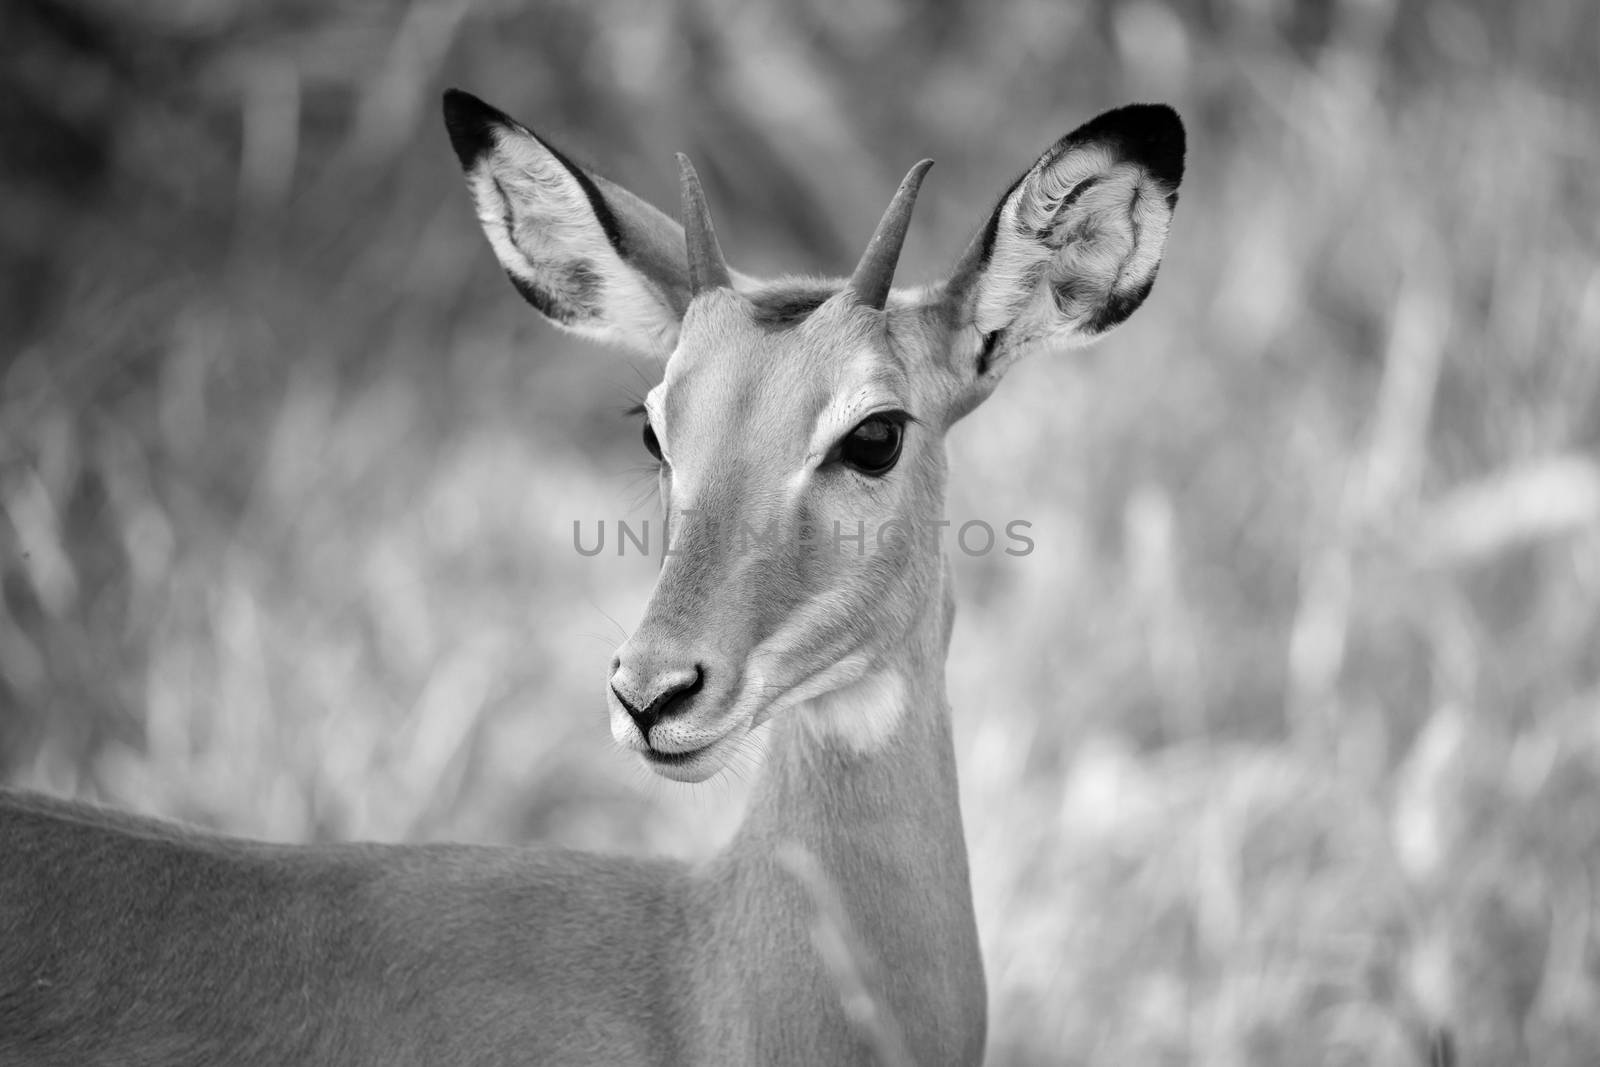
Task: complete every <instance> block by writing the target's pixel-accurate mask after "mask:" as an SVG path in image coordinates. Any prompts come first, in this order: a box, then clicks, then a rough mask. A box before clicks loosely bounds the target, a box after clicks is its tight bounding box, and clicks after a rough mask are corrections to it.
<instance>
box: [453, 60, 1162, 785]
mask: <svg viewBox="0 0 1600 1067" xmlns="http://www.w3.org/2000/svg"><path fill="white" fill-rule="evenodd" d="M445 120H446V124H447V126H448V128H449V132H450V137H451V141H452V144H453V145H454V147H455V151H456V154H457V156H458V157H459V159H460V161H461V165H462V167H463V169H464V170H465V171H466V175H467V183H468V186H469V188H470V190H471V192H472V196H473V199H474V201H475V203H476V205H477V212H478V217H479V219H480V221H481V222H482V223H483V228H484V231H485V233H486V234H487V235H488V238H489V243H490V244H491V245H492V246H493V248H494V251H495V253H496V255H497V256H498V257H499V260H500V264H501V266H502V267H503V268H504V269H505V271H506V273H507V274H508V275H509V276H510V278H511V282H512V284H513V285H514V286H516V288H517V290H518V291H519V292H520V293H521V294H522V295H523V296H524V297H525V298H526V299H527V300H528V302H529V303H531V304H533V306H534V307H535V308H537V309H538V310H539V311H540V312H542V313H543V314H544V315H545V316H546V317H548V318H549V319H550V320H551V321H553V322H554V323H555V324H556V325H558V326H560V327H562V328H564V329H567V330H570V331H573V332H575V333H579V334H583V335H585V336H587V337H590V338H594V339H598V340H602V341H611V342H617V343H621V344H623V345H626V346H629V347H631V348H634V349H637V350H642V351H644V352H648V353H652V354H655V355H656V356H658V357H660V358H661V359H663V360H664V361H665V371H664V375H663V377H662V380H661V383H660V384H659V385H657V386H656V387H655V388H654V389H652V390H651V391H650V393H649V395H648V397H647V398H646V400H645V403H644V412H643V414H644V425H643V428H642V431H641V433H642V437H643V446H644V448H645V449H646V450H648V452H649V454H650V455H651V456H652V457H653V458H654V459H655V461H656V462H657V463H658V464H659V467H660V490H661V501H662V505H663V508H664V510H665V523H666V527H667V530H668V534H669V537H670V542H671V548H670V552H669V553H668V554H667V555H665V557H664V560H663V564H662V567H661V571H660V575H659V577H658V578H657V581H656V586H655V591H654V593H653V595H652V596H651V599H650V602H649V606H648V607H647V609H646V611H645V615H644V618H643V620H642V622H641V623H640V624H639V626H638V628H637V629H636V630H635V631H634V633H633V634H632V636H631V637H630V638H629V639H628V640H627V641H626V642H625V643H624V644H623V645H622V647H621V648H620V649H618V651H617V654H616V656H615V658H614V659H613V660H612V663H611V672H610V677H609V679H608V681H607V687H606V699H607V701H608V705H609V708H610V711H611V729H612V734H613V736H614V738H615V739H616V741H617V742H618V743H619V744H620V745H622V746H623V747H625V748H627V749H630V750H632V751H635V752H637V753H638V754H639V755H640V757H641V758H642V759H643V760H644V761H645V762H646V763H647V764H648V765H649V766H650V767H651V768H653V769H654V770H655V771H657V772H658V773H660V774H662V775H664V776H666V777H669V778H675V779H679V780H684V781H699V780H703V779H705V778H707V777H709V776H710V775H711V774H713V773H715V772H716V771H717V770H718V769H720V768H721V767H722V766H723V765H724V763H725V761H726V759H727V758H728V755H729V753H730V752H731V751H732V749H733V747H734V746H735V745H736V744H737V742H738V741H739V740H740V739H741V738H743V737H744V736H745V735H746V734H747V733H748V732H749V731H750V730H751V729H753V728H754V727H755V726H757V725H759V724H761V723H762V722H764V721H766V720H767V719H769V718H771V717H773V716H778V715H801V716H805V717H807V719H808V721H809V722H810V723H811V725H813V726H815V727H816V728H817V729H818V730H819V731H820V732H822V733H824V734H826V735H828V736H830V737H833V738H834V739H836V740H837V741H838V742H839V743H840V744H843V745H845V746H847V747H849V748H851V749H855V750H857V751H863V750H870V749H873V748H875V747H877V746H880V745H882V744H883V743H884V742H885V741H886V740H887V739H888V738H889V737H890V736H891V735H892V734H893V733H894V731H895V729H896V726H897V723H898V719H899V717H900V716H901V715H902V714H903V711H904V709H905V708H906V707H908V706H915V705H916V704H917V702H918V698H919V697H924V696H925V695H926V693H925V691H924V690H923V689H921V688H920V686H921V684H922V683H921V681H920V680H919V679H918V678H916V677H909V676H908V673H910V672H909V671H908V668H907V666H906V664H907V663H908V662H911V661H913V660H914V661H915V662H919V663H925V662H926V660H927V659H928V657H922V658H920V659H918V658H916V657H910V658H908V656H907V653H906V649H907V646H908V644H911V643H915V642H917V641H919V640H921V638H920V637H919V635H922V634H924V633H925V632H927V631H926V627H925V625H924V624H926V623H927V622H928V620H930V619H932V620H935V623H936V626H935V629H934V631H933V632H934V633H935V634H936V637H935V638H934V643H937V644H939V645H940V647H939V648H938V650H937V656H942V653H943V649H942V641H943V639H944V637H945V636H946V635H947V633H948V620H947V616H946V612H947V604H946V601H945V596H946V593H945V582H944V580H943V570H944V560H943V555H942V550H941V547H940V538H939V537H938V528H937V525H936V523H937V522H938V520H940V519H942V517H943V506H944V483H945V456H944V436H945V433H946V431H947V430H948V429H949V428H950V426H951V425H952V424H953V423H955V422H956V420H958V419H960V418H961V417H962V416H963V415H965V414H966V413H967V412H969V411H971V410H972V409H973V408H974V407H975V406H977V404H978V403H980V402H981V401H982V400H983V399H984V398H986V397H987V396H988V395H989V394H990V392H992V391H993V389H994V387H995V385H996V383H998V382H999V380H1000V378H1001V376H1002V375H1003V374H1004V373H1005V372H1006V370H1007V369H1008V368H1009V367H1010V365H1011V364H1012V362H1013V361H1015V360H1016V359H1017V358H1018V357H1019V356H1021V355H1023V354H1024V353H1026V352H1029V351H1032V350H1034V349H1036V348H1049V347H1059V346H1067V345H1072V344H1082V343H1085V342H1088V341H1090V340H1093V339H1094V338H1097V337H1099V336H1101V335H1103V334H1104V333H1106V332H1107V331H1108V330H1110V329H1112V328H1113V327H1115V326H1117V325H1118V324H1119V323H1121V322H1122V321H1124V320H1125V319H1126V318H1127V317H1128V316H1129V315H1130V314H1132V313H1133V311H1134V310H1135V309H1136V308H1138V306H1139V305H1140V303H1142V302H1143V300H1144V299H1145V297H1146V296H1147V295H1148V294H1149V292H1150V288H1151V285H1152V284H1153V283H1154V281H1155V276H1156V269H1157V267H1158V265H1159V264H1160V261H1161V254H1162V250H1163V248H1164V247H1165V244H1166V237H1167V228H1168V224H1169V223H1170V221H1171V219H1172V213H1173V208H1174V206H1175V205H1176V202H1177V187H1178V183H1179V181H1180V179H1181V177H1182V172H1183V153H1184V133H1183V126H1182V124H1181V123H1180V122H1179V120H1178V117H1177V115H1176V114H1175V113H1174V112H1173V111H1172V110H1171V109H1170V108H1167V107H1165V106H1161V105H1134V106H1130V107H1124V108H1120V109H1118V110H1115V111H1111V112H1107V113H1106V114H1103V115H1101V116H1100V117H1098V118H1096V119H1094V120H1093V121H1091V122H1089V123H1088V124H1087V125H1084V126H1082V127H1080V128H1079V129H1077V130H1075V131H1073V132H1072V133H1069V134H1067V135H1066V136H1065V137H1063V138H1061V139H1060V140H1058V141H1057V142H1056V143H1055V144H1053V145H1051V147H1050V148H1049V149H1048V150H1047V151H1046V152H1045V153H1044V154H1043V155H1042V156H1040V157H1039V158H1038V160H1037V161H1035V162H1034V163H1033V165H1032V166H1031V167H1030V168H1029V169H1028V170H1027V171H1025V172H1024V173H1023V174H1022V176H1021V177H1020V178H1018V179H1017V180H1016V182H1015V183H1013V184H1012V186H1011V188H1010V189H1009V190H1007V192H1006V193H1005V195H1004V196H1002V197H1001V198H1000V201H999V203H998V204H997V205H996V206H995V208H994V209H993V211H992V212H990V214H989V215H988V217H987V219H986V220H985V221H984V222H983V224H982V226H981V228H980V229H979V231H978V234H977V236H976V237H975V238H974V239H973V240H972V242H971V244H970V245H969V246H968V248H967V250H966V252H965V253H964V254H963V255H962V256H961V257H960V258H959V260H958V261H957V262H956V264H955V266H954V267H953V268H952V269H951V271H950V272H949V273H948V275H947V276H946V277H945V278H944V279H943V280H942V281H939V282H937V283H934V284H931V285H926V286H922V287H918V288H913V289H896V288H893V286H892V283H893V279H894V274H895V267H896V263H897V261H898V259H899V254H900V248H901V243H902V241H903V240H904V238H905V235H906V230H907V227H908V226H909V224H910V220H911V213H912V206H913V204H914V202H915V200H916V197H917V191H918V188H919V186H920V185H921V183H922V179H923V177H924V175H925V174H926V173H927V170H928V167H929V166H930V165H931V164H930V163H929V162H928V161H926V160H924V161H923V162H921V163H918V164H917V165H916V166H915V167H913V168H912V169H911V171H910V173H909V174H907V175H906V177H905V180H904V181H902V182H901V183H900V187H899V189H898V191H897V192H896V193H895V194H894V197H893V199H892V200H891V202H890V204H889V207H888V210H887V211H886V212H885V214H884V216H883V219H882V221H881V222H880V223H879V224H878V227H877V229H876V231H875V232H874V233H873V235H872V237H871V239H870V240H869V241H868V242H867V246H866V251H865V252H864V253H863V255H862V256H861V260H860V262H859V264H858V265H857V266H856V268H855V271H854V272H853V273H852V274H851V275H850V277H849V278H848V279H839V280H818V279H794V278H791V279H783V280H778V281H772V282H761V281H757V280H754V279H751V278H748V277H746V276H744V275H742V274H740V273H738V272H736V271H734V270H732V269H731V268H730V267H729V266H728V265H727V263H726V261H725V260H724V258H723V254H722V249H721V246H720V243H719V241H718V238H717V234H716V230H715V228H714V226H713V225H712V220H711V215H710V212H709V210H708V208H707V205H706V198H705V195H704V193H703V191H702V189H701V186H700V182H699V180H698V179H697V177H696V175H695V171H694V168H693V166H692V165H690V163H689V161H688V160H687V159H686V158H684V157H682V156H680V157H679V166H680V170H681V180H682V190H683V207H682V222H681V225H679V224H678V223H674V222H673V221H672V220H670V219H669V218H667V217H666V216H664V215H663V214H662V213H660V212H659V211H657V210H656V209H654V208H653V207H651V206H649V205H648V204H646V203H645V202H644V201H642V200H640V199H639V198H638V197H636V196H634V195H632V194H631V193H629V192H628V191H627V190H625V189H623V188H621V187H620V186H618V185H615V184H613V183H611V182H609V181H607V180H606V179H604V178H602V177H600V176H599V175H597V174H594V173H592V172H591V171H588V170H586V169H584V168H581V167H579V166H577V165H576V164H574V163H573V162H572V161H571V160H569V159H568V158H567V157H566V156H564V155H562V154H561V153H560V152H559V151H557V150H556V148H555V147H553V146H552V145H551V144H549V142H547V141H545V140H543V139H541V138H540V137H539V136H537V135H536V134H534V133H533V132H532V131H530V130H529V129H527V128H526V127H524V126H522V125H520V124H518V123H517V122H515V121H514V120H512V119H510V118H508V117H507V116H506V115H504V114H502V113H501V112H499V111H497V110H495V109H494V108H491V107H489V106H488V105H486V104H484V103H483V102H482V101H480V100H478V99H476V98H474V97H472V96H469V95H467V94H465V93H461V92H458V91H451V92H450V93H447V94H446V96H445ZM924 643H926V642H924ZM932 669H934V670H942V664H941V663H934V664H933V666H932ZM941 692H942V691H941Z"/></svg>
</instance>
